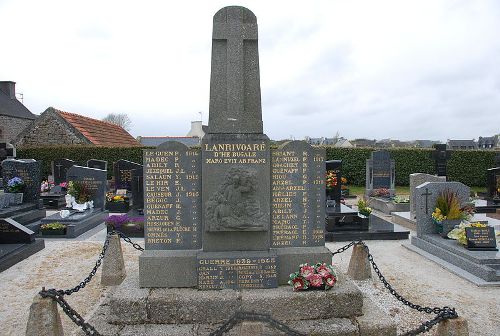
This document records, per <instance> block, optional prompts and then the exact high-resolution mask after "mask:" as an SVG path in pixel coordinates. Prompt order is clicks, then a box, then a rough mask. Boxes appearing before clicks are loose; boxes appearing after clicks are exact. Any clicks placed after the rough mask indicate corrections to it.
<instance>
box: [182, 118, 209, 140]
mask: <svg viewBox="0 0 500 336" xmlns="http://www.w3.org/2000/svg"><path fill="white" fill-rule="evenodd" d="M204 135H205V132H203V128H202V123H201V120H197V121H191V130H190V131H189V133H188V134H187V135H186V136H196V137H199V138H203V136H204Z"/></svg>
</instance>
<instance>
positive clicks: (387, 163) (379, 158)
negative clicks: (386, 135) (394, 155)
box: [366, 150, 396, 196]
mask: <svg viewBox="0 0 500 336" xmlns="http://www.w3.org/2000/svg"><path fill="white" fill-rule="evenodd" d="M395 177H396V176H395V163H394V160H392V159H391V153H389V152H388V151H385V150H381V151H375V152H372V154H371V158H370V159H367V160H366V194H367V195H371V194H372V193H373V191H374V190H376V189H388V190H389V193H390V195H391V196H392V195H394V188H395Z"/></svg>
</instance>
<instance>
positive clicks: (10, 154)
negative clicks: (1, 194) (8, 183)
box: [0, 142, 16, 189]
mask: <svg viewBox="0 0 500 336" xmlns="http://www.w3.org/2000/svg"><path fill="white" fill-rule="evenodd" d="M15 157H16V149H15V148H14V146H12V145H11V144H10V143H8V142H0V189H3V179H2V178H1V177H2V165H1V163H2V161H3V160H5V159H13V158H15Z"/></svg>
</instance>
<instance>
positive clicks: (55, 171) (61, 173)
mask: <svg viewBox="0 0 500 336" xmlns="http://www.w3.org/2000/svg"><path fill="white" fill-rule="evenodd" d="M75 164H76V162H75V161H73V160H70V159H57V160H54V161H52V176H53V177H54V185H58V184H60V183H62V182H67V180H66V174H67V172H68V169H69V168H71V167H73V166H74V165H75Z"/></svg>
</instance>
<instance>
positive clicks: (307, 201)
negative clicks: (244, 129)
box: [271, 141, 325, 247]
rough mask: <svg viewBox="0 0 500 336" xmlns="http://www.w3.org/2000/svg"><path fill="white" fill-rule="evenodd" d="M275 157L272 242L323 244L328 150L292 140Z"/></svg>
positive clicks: (273, 245) (288, 244)
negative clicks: (325, 176) (325, 160)
mask: <svg viewBox="0 0 500 336" xmlns="http://www.w3.org/2000/svg"><path fill="white" fill-rule="evenodd" d="M271 157H272V162H271V174H272V175H271V180H272V183H271V246H272V247H304V246H323V245H324V244H325V238H324V235H325V207H324V204H325V192H324V175H325V163H324V161H323V160H324V157H325V150H324V149H320V148H313V147H312V146H311V145H309V144H307V143H306V142H304V141H292V142H288V143H286V144H284V145H282V146H281V147H280V148H279V149H275V150H273V151H272V153H271Z"/></svg>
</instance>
